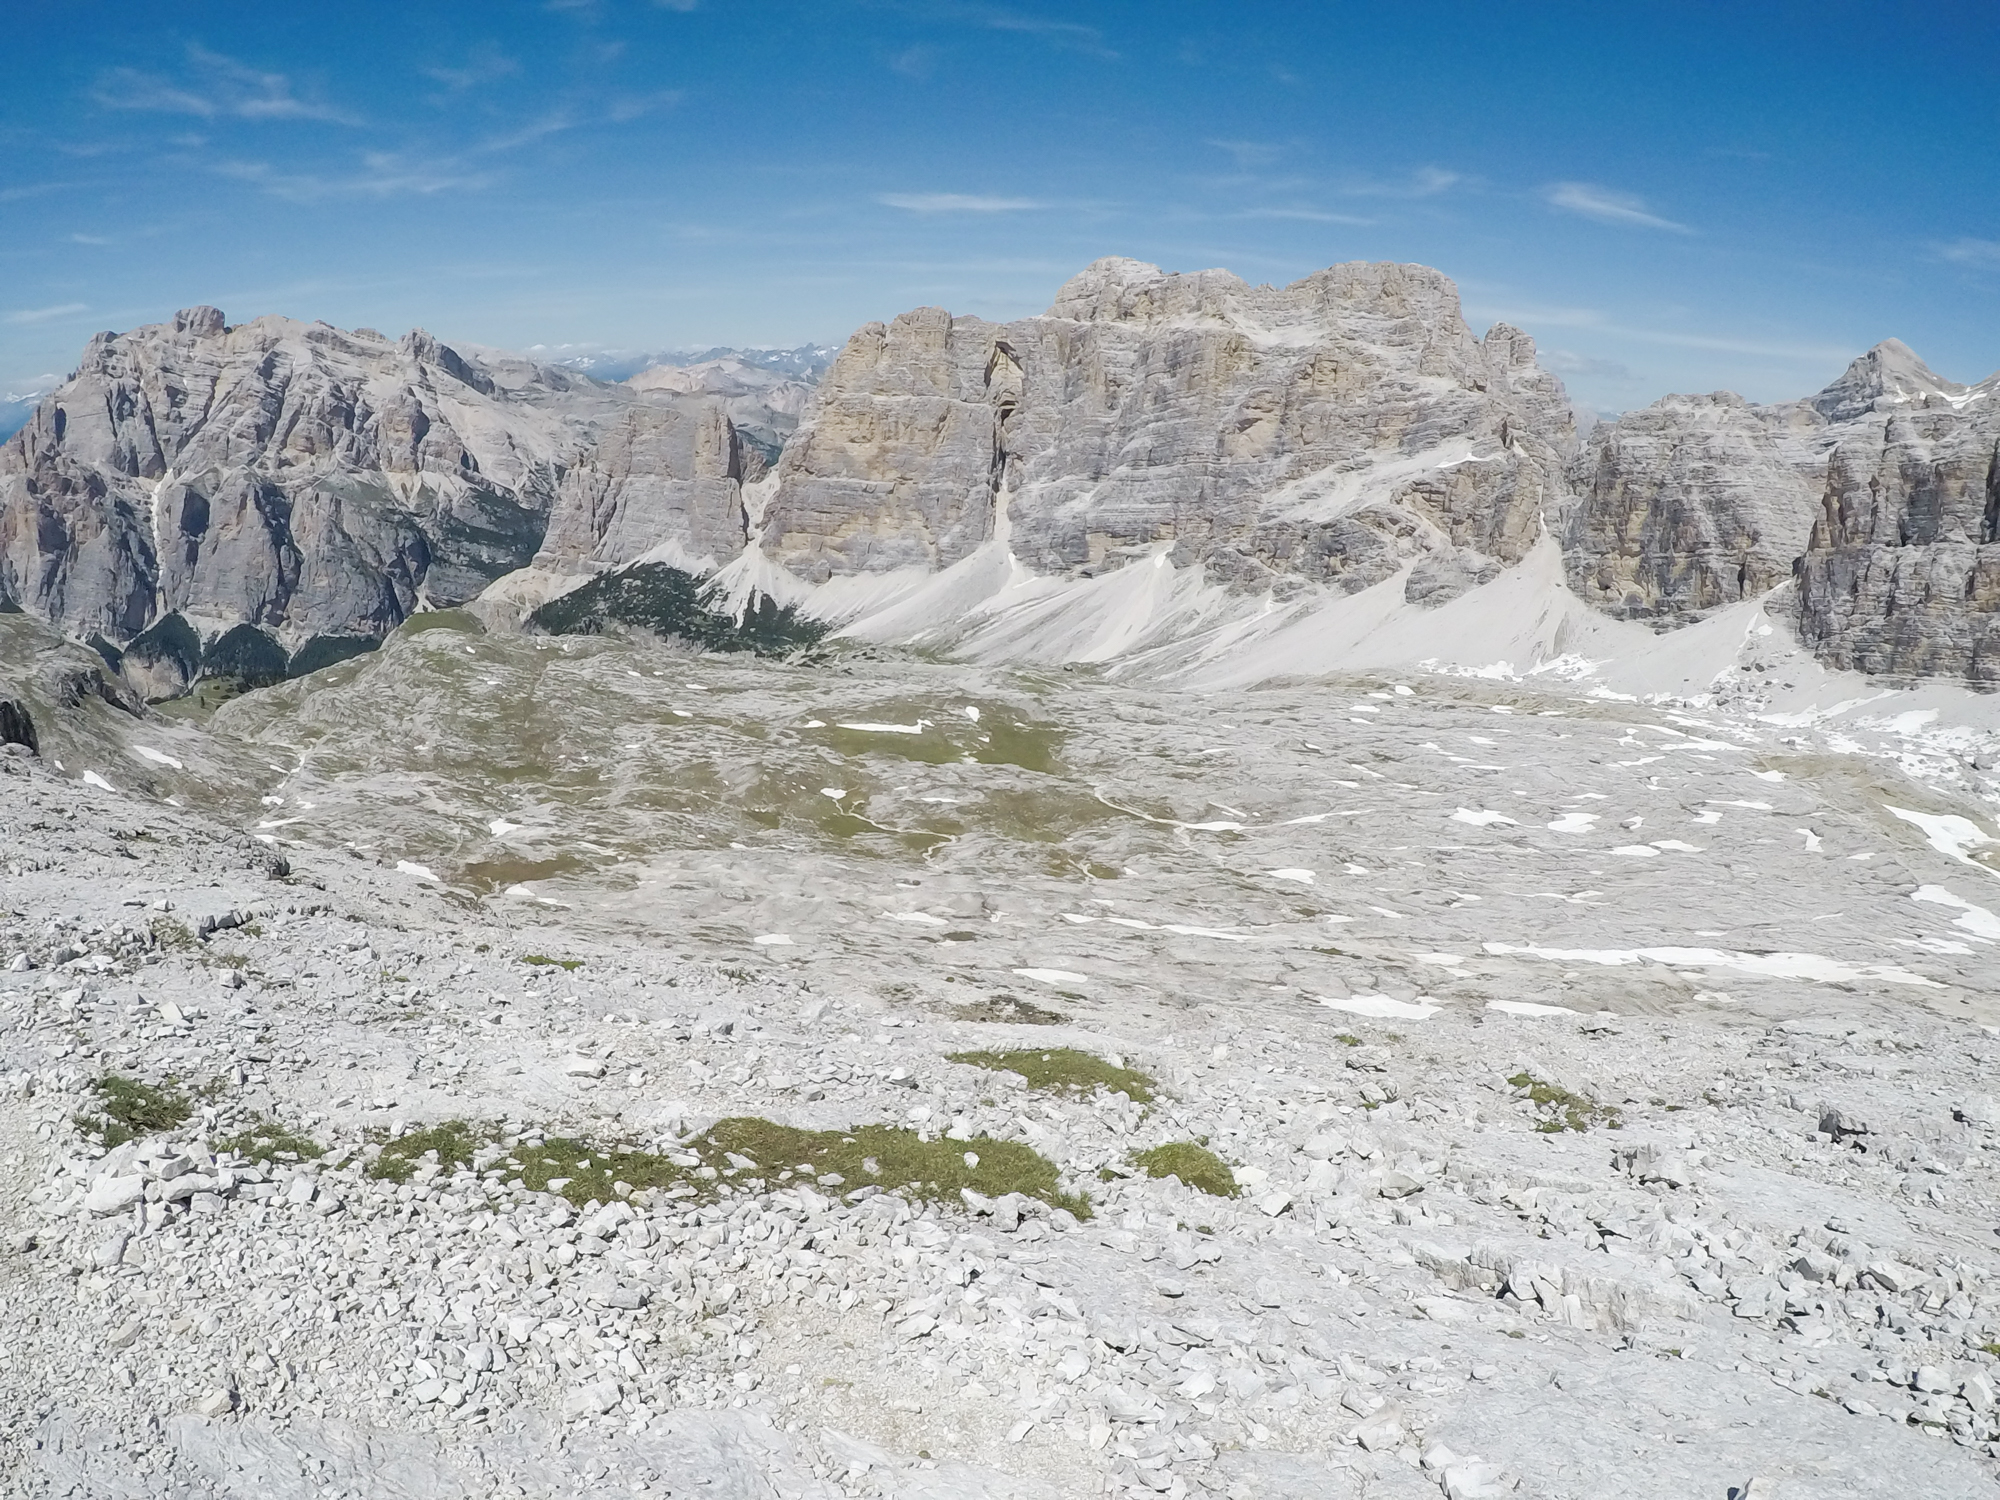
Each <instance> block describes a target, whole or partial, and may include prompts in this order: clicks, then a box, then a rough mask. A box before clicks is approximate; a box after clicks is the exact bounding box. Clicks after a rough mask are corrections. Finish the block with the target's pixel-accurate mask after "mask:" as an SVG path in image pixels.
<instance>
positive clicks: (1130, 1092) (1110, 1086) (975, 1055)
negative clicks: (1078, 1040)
mask: <svg viewBox="0 0 2000 1500" xmlns="http://www.w3.org/2000/svg"><path fill="white" fill-rule="evenodd" d="M948 1060H949V1061H951V1062H955V1063H965V1064H966V1065H967V1066H969V1067H974V1068H991V1069H993V1070H994V1071H996V1072H1002V1073H1018V1074H1020V1075H1021V1076H1022V1077H1023V1078H1025V1079H1027V1080H1028V1087H1029V1088H1031V1089H1040V1090H1043V1091H1045V1092H1049V1093H1075V1094H1087V1093H1089V1092H1090V1091H1091V1090H1092V1089H1094V1088H1099V1087H1102V1088H1105V1089H1107V1090H1110V1091H1111V1092H1113V1093H1116V1092H1118V1091H1119V1090H1121V1089H1122V1090H1123V1091H1124V1092H1125V1094H1126V1096H1127V1097H1128V1098H1131V1099H1134V1100H1136V1101H1137V1102H1138V1103H1140V1104H1148V1103H1151V1102H1152V1098H1153V1086H1154V1085H1153V1080H1152V1079H1151V1078H1149V1077H1147V1076H1146V1075H1145V1074H1144V1073H1141V1072H1139V1071H1138V1070H1137V1069H1136V1068H1117V1067H1113V1066H1112V1065H1111V1064H1110V1063H1108V1062H1106V1061H1105V1060H1104V1059H1103V1058H1101V1057H1098V1056H1095V1055H1094V1054H1092V1053H1089V1052H1079V1051H1077V1050H1076V1049H1075V1048H1073V1047H1055V1048H1051V1049H1050V1050H1049V1051H1047V1052H1044V1051H1041V1050H1040V1049H1039V1048H1034V1047H1030V1048H1027V1049H1024V1050H1022V1051H1018V1052H954V1053H951V1054H950V1056H949V1058H948Z"/></svg>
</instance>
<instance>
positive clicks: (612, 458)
mask: <svg viewBox="0 0 2000 1500" xmlns="http://www.w3.org/2000/svg"><path fill="white" fill-rule="evenodd" d="M764 473H765V468H764V460H763V456H762V454H761V452H760V451H759V450H758V449H757V448H756V447H754V446H752V445H751V444H750V443H749V442H748V441H747V440H746V439H745V438H744V437H743V436H742V435H741V434H739V432H738V430H737V429H736V427H735V425H734V424H733V423H732V422H731V421H730V419H729V418H728V417H727V416H726V415H725V414H724V412H723V409H722V407H721V406H720V405H718V404H716V403H714V402H685V401H681V402H663V401H659V400H657V399H655V400H649V401H646V402H642V403H638V404H635V405H633V406H631V407H630V408H628V409H627V410H626V411H624V412H623V413H622V414H620V415H619V416H618V417H617V418H616V419H615V420H613V421H611V422H608V423H606V424H605V425H604V427H603V430H602V431H601V433H600V434H599V436H598V440H597V444H596V446H595V447H594V448H593V449H591V450H590V451H589V452H588V453H586V454H584V455H583V456H582V457H581V458H580V459H579V460H578V462H577V463H576V464H575V466H574V467H572V468H571V469H570V470H569V471H568V472H567V473H566V474H564V475H563V477H562V481H561V483H560V484H559V485H558V486H557V490H556V504H555V511H554V514H553V515H551V516H550V518H549V529H548V534H547V536H546V537H545V539H544V540H543V543H542V548H541V552H540V553H539V554H538V556H537V557H536V561H537V562H538V563H540V564H541V565H543V566H545V567H552V568H558V569H568V570H571V571H575V570H579V569H589V570H598V569H603V568H614V567H620V566H622V565H624V564H626V563H629V562H634V561H636V560H637V559H638V558H639V557H640V556H642V555H643V554H645V553H647V552H649V551H652V550H654V549H656V548H659V547H662V546H666V547H668V548H670V549H671V550H673V551H674V552H676V553H677V555H678V557H679V559H680V560H681V561H682V562H684V563H686V564H688V565H690V566H692V567H695V568H696V569H697V570H698V571H704V572H705V571H708V570H710V569H713V568H714V567H715V566H717V565H718V564H720V563H723V562H727V561H728V560H729V559H730V558H732V557H734V556H736V554H737V553H739V552H741V551H742V550H743V545H744V540H745V536H746V524H747V523H746V521H745V519H744V514H743V483H744V481H746V480H756V479H759V478H761V477H763V475H764Z"/></svg>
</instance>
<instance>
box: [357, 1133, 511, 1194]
mask: <svg viewBox="0 0 2000 1500" xmlns="http://www.w3.org/2000/svg"><path fill="white" fill-rule="evenodd" d="M491 1136H492V1131H490V1130H488V1129H485V1128H483V1127H481V1126H478V1125H474V1124H471V1123H470V1122H468V1121H465V1120H444V1121H441V1122H439V1123H438V1124H436V1125H427V1126H425V1127H424V1128H423V1129H422V1130H412V1131H411V1132H410V1133H409V1134H408V1135H403V1136H398V1137H397V1138H396V1139H395V1140H393V1141H389V1142H387V1143H386V1144H384V1146H383V1147H382V1154H381V1155H380V1156H378V1157H376V1158H375V1160H374V1161H372V1162H370V1163H369V1164H368V1175H369V1176H370V1177H374V1178H377V1179H379V1180H381V1181H383V1182H408V1181H409V1180H410V1174H411V1173H413V1172H414V1171H416V1169H417V1163H418V1162H420V1161H422V1160H423V1159H424V1158H425V1157H426V1156H427V1155H429V1154H430V1153H431V1152H433V1151H435V1152H436V1153H437V1164H438V1166H439V1167H440V1168H446V1169H449V1168H457V1167H469V1166H471V1165H472V1153H473V1152H475V1151H477V1150H478V1149H479V1148H480V1147H481V1146H482V1145H484V1144H485V1143H486V1142H487V1141H488V1140H489V1139H490V1138H491Z"/></svg>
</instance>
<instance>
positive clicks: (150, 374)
mask: <svg viewBox="0 0 2000 1500" xmlns="http://www.w3.org/2000/svg"><path fill="white" fill-rule="evenodd" d="M683 408H690V409H686V410H684V409H683ZM712 408H713V403H711V402H704V401H701V400H698V399H692V398H677V397H672V396H658V397H651V398H648V397H645V396H641V395H639V394H638V393H634V392H630V391H626V390H623V389H622V388H619V387H613V386H606V385H603V384H601V383H599V382H595V381H591V380H589V379H587V378H585V377H582V376H578V375H574V374H571V373H570V372H567V371H562V370H556V369H550V368H547V367H543V366H538V365H533V364H530V363H527V362H526V361H519V360H509V359H504V358H502V359H493V360H489V361H485V362H482V361H478V360H471V359H466V358H463V357H461V356H460V355H459V354H457V353H456V352H454V351H453V350H452V349H450V348H448V347H446V346H445V345H443V344H440V343H439V342H438V341H437V340H436V339H434V338H432V337H431V336H430V335H429V334H426V333H423V332H421V331H418V332H414V333H411V334H409V335H407V336H406V337H404V338H403V339H402V340H401V341H400V342H392V341H390V340H388V339H386V338H384V337H383V336H382V335H380V334H377V333H375V332H373V331H372V330H367V329H362V330H357V331H355V332H352V333H349V332H343V331H341V330H339V329H336V328H332V327H329V326H327V325H325V324H304V323H298V322H294V321H292V320H289V319H285V318H276V317H267V318H259V319H257V320H255V321H253V322H250V323H244V324H240V325H236V326H234V327H232V326H230V325H228V324H227V323H226V321H225V320H224V318H223V315H222V314H221V313H220V312H219V311H217V310H216V309H214V308H210V307H197V308H190V309H187V310H186V311H184V312H182V313H180V314H178V315H176V317H175V318H174V320H173V322H172V323H171V324H160V325H155V326H152V327H146V328H140V329H137V330H134V331H133V332H131V333H127V334H109V333H107V334H100V335H98V336H97V337H96V338H94V339H92V340H91V342H90V344H89V345H88V346H87V347H86V348H85V350H84V352H83V357H82V358H81V360H80V361H79V363H78V368H77V372H76V374H75V376H74V377H73V378H72V379H71V380H70V381H69V382H67V383H66V384H65V385H64V386H62V387H61V388H60V389H59V390H57V391H55V392H54V393H53V394H51V395H50V396H48V397H47V398H45V399H44V400H43V401H42V403H41V405H40V406H39V407H38V408H37V410H36V412H35V415H34V416H33V417H32V418H31V419H30V421H29V422H28V424H27V426H26V427H24V428H23V429H22V430H21V431H20V432H19V433H17V434H16V435H15V436H14V437H13V438H12V439H10V440H9V441H8V442H7V443H6V444H5V445H4V447H0V599H6V600H10V601H12V602H14V603H15V604H17V605H18V606H19V607H21V608H24V609H27V610H29V611H31V612H33V613H35V614H38V615H41V616H43V617H44V618H47V619H49V620H51V621H54V622H55V623H57V624H59V625H60V626H62V627H63V628H65V629H67V630H69V631H70V632H72V633H74V634H76V635H78V636H82V637H93V636H94V637H97V638H99V639H101V640H102V641H104V642H106V643H108V644H109V645H110V646H113V647H133V648H135V649H134V651H133V653H132V656H133V662H134V666H135V670H139V671H140V672H141V675H142V676H143V677H144V678H145V681H146V684H147V687H148V690H149V691H155V692H159V693H165V692H170V691H174V690H176V689H177V687H180V686H185V682H186V680H188V679H189V678H191V677H192V676H193V675H195V674H196V673H197V672H199V671H201V670H203V662H204V658H205V655H206V654H207V653H208V652H210V651H211V650H212V649H213V648H214V647H215V645H216V643H217V642H219V641H221V640H223V639H224V638H225V637H231V633H232V632H241V631H243V630H246V629H247V630H248V631H249V632H250V634H248V635H243V634H240V633H239V634H236V635H235V636H234V637H233V638H232V644H231V645H230V647H229V648H228V649H229V651H230V652H233V653H235V657H240V658H243V659H245V660H251V661H253V662H254V663H255V664H256V665H255V671H254V672H252V673H250V675H253V676H255V675H270V674H271V673H272V672H274V671H275V672H277V673H279V674H280V675H281V674H282V672H283V670H285V669H286V668H287V666H288V665H289V664H290V663H291V662H293V661H295V660H297V659H298V658H299V656H300V653H301V652H302V651H305V652H306V660H307V661H312V660H317V659H319V655H323V654H324V652H325V651H326V650H327V649H333V650H336V651H337V650H343V649H352V648H355V647H358V646H360V645H365V644H366V643H367V642H369V641H372V640H373V639H375V638H378V637H380V636H381V635H383V634H384V633H386V632H387V631H389V630H391V629H393V628H394V627H395V626H396V625H397V624H398V623H399V622H400V621H402V620H403V619H404V618H405V617H407V616H408V615H409V614H410V613H411V612H412V611H414V610H416V609H418V608H422V607H427V606H429V607H442V606H448V605H453V604H458V603H461V602H463V601H465V600H467V599H470V598H472V597H473V596H474V595H476V594H478V593H479V592H480V590H481V589H483V588H484V587H485V586H486V585H487V584H488V583H489V582H491V581H492V580H493V579H494V578H496V577H498V576H499V575H501V574H502V573H506V572H508V571H510V570H512V569H515V568H518V567H522V566H524V565H525V564H526V563H527V562H528V561H529V560H530V558H532V557H533V556H534V555H535V554H536V552H537V550H538V549H540V548H541V547H542V544H543V541H544V534H545V532H546V530H547V527H548V523H549V519H550V514H551V511H552V509H554V508H555V507H556V506H557V502H558V498H559V493H561V492H562V490H563V482H564V477H565V475H566V474H567V473H568V472H569V471H570V470H571V469H572V468H573V467H574V466H575V465H576V464H577V461H578V459H579V456H580V455H582V454H585V453H587V452H591V451H593V450H595V449H596V448H597V446H598V438H599V432H600V429H608V430H609V431H610V432H611V434H612V439H613V441H612V443H611V445H610V447H609V449H608V450H607V452H609V453H611V454H613V455H614V458H611V459H606V460H602V461H601V463H600V467H601V466H602V463H604V462H615V461H616V460H615V454H616V453H617V452H619V451H625V452H627V453H628V455H629V453H630V452H631V451H633V450H635V449H637V450H643V451H644V452H645V453H646V454H647V460H646V462H647V464H648V479H647V483H648V484H649V485H650V486H651V489H650V490H649V491H648V492H647V493H648V495H649V496H650V497H651V501H650V502H649V503H654V504H655V506H656V508H657V509H659V511H660V515H659V518H658V519H659V522H660V525H661V526H663V527H670V526H671V525H673V524H676V523H677V522H678V521H679V520H681V519H686V520H687V522H688V523H689V524H690V525H695V526H696V527H697V529H698V530H700V532H701V536H702V538H703V545H704V546H709V545H711V543H712V546H713V550H718V551H721V552H723V553H725V554H726V553H730V552H733V551H734V550H736V549H737V548H740V546H741V538H742V530H743V528H742V524H741V521H740V519H738V520H736V521H735V522H734V530H733V536H734V544H733V545H730V542H729V535H730V529H731V520H730V517H731V514H732V512H731V505H732V501H731V498H730V487H731V486H733V485H734V484H735V483H736V480H735V477H734V474H735V470H734V469H733V468H732V467H731V460H730V459H729V458H728V456H727V455H728V454H729V453H730V451H731V449H732V441H731V438H730V430H729V424H728V422H727V420H726V418H723V417H721V416H720V414H719V413H716V412H714V411H713V410H712ZM681 429H686V431H687V433H688V434H690V436H688V437H687V438H686V439H685V440H681V439H678V438H670V437H663V436H662V434H663V433H667V432H678V431H680V430H681ZM702 434H705V436H701V435H702ZM621 444H622V450H621V448H620V445H621ZM716 452H720V453H721V454H722V455H723V457H722V458H721V459H719V460H718V459H716V458H714V457H713V454H714V453H716ZM676 465H680V466H681V467H679V468H677V467H676ZM676 480H684V481H685V483H686V485H687V486H690V487H692V489H691V493H694V494H697V495H698V498H690V499H689V500H688V501H687V502H686V503H685V504H683V505H681V507H680V509H679V510H678V511H676V510H675V508H674V505H673V503H671V502H670V501H665V500H662V499H661V496H662V495H663V494H664V493H665V492H666V491H667V490H668V489H670V488H671V486H672V484H673V483H674V482H675V481H676ZM605 487H609V488H611V489H615V488H616V487H617V486H616V481H615V479H613V480H607V481H606V486H600V488H605ZM577 488H578V496H577V500H576V503H577V504H578V505H579V506H581V507H582V508H583V509H584V510H585V511H586V515H585V516H584V517H583V518H582V519H581V520H580V521H575V522H574V523H572V522H571V521H570V520H568V519H566V521H565V531H564V534H563V537H564V540H563V541H562V542H561V545H563V546H567V547H570V548H571V549H572V554H571V555H570V556H568V557H567V558H566V559H565V560H567V561H569V562H581V561H583V560H584V559H586V558H588V557H589V556H590V555H591V554H592V553H593V552H594V551H597V550H598V549H600V547H601V546H602V544H603V540H604V529H603V528H601V527H598V528H595V529H593V528H594V523H593V521H592V520H591V517H590V515H589V514H588V512H589V511H590V506H591V503H592V502H591V500H590V498H589V496H588V495H586V494H585V493H583V492H585V491H588V490H590V486H589V485H588V484H587V483H584V482H582V481H579V482H578V487H577ZM640 502H641V497H636V496H635V497H632V498H631V499H629V500H625V499H620V500H615V501H614V502H613V503H612V505H611V510H612V512H613V513H614V514H624V513H627V512H630V511H632V510H634V509H635V508H639V509H643V504H641V503H640ZM598 504H599V508H600V509H602V496H599V497H598ZM711 533H713V534H714V535H713V536H711ZM313 642H319V643H321V644H320V645H319V646H317V647H311V649H310V650H308V647H310V645H311V643H313ZM327 643H335V644H334V645H332V646H329V645H327ZM246 652H247V653H248V656H247V657H244V653H246ZM314 653H318V654H317V655H316V654H314ZM232 659H234V658H232Z"/></svg>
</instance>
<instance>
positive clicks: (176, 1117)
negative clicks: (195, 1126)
mask: <svg viewBox="0 0 2000 1500" xmlns="http://www.w3.org/2000/svg"><path fill="white" fill-rule="evenodd" d="M90 1087H91V1090H92V1092H94V1093H95V1094H96V1095H97V1099H98V1108H97V1110H96V1111H95V1112H92V1111H89V1110H84V1111H82V1112H80V1113H78V1114H77V1116H76V1118H75V1121H74V1123H75V1125H76V1128H77V1129H78V1130H79V1131H81V1132H82V1133H83V1134H85V1135H95V1136H99V1137H101V1138H102V1139H103V1142H104V1144H105V1145H106V1146H122V1145H124V1144H125V1142H127V1141H129V1140H133V1139H136V1138H137V1137H139V1136H142V1135H154V1134H157V1133H158V1132H160V1131H163V1130H172V1129H173V1128H174V1127H175V1126H176V1125H179V1124H180V1123H181V1122H182V1121H184V1120H186V1119H187V1117H188V1116H189V1114H191V1113H192V1112H193V1109H194V1103H193V1101H192V1100H191V1099H190V1098H189V1097H188V1094H187V1092H186V1090H184V1089H181V1088H179V1087H177V1086H176V1085H175V1083H174V1080H173V1079H171V1078H169V1079H167V1080H166V1081H165V1082H163V1083H142V1082H140V1081H139V1080H138V1079H136V1078H126V1077H123V1076H121V1075H120V1074H117V1073H106V1074H105V1075H104V1076H103V1077H102V1078H100V1079H98V1080H97V1082H95V1083H93V1084H92V1085H91V1086H90Z"/></svg>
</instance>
